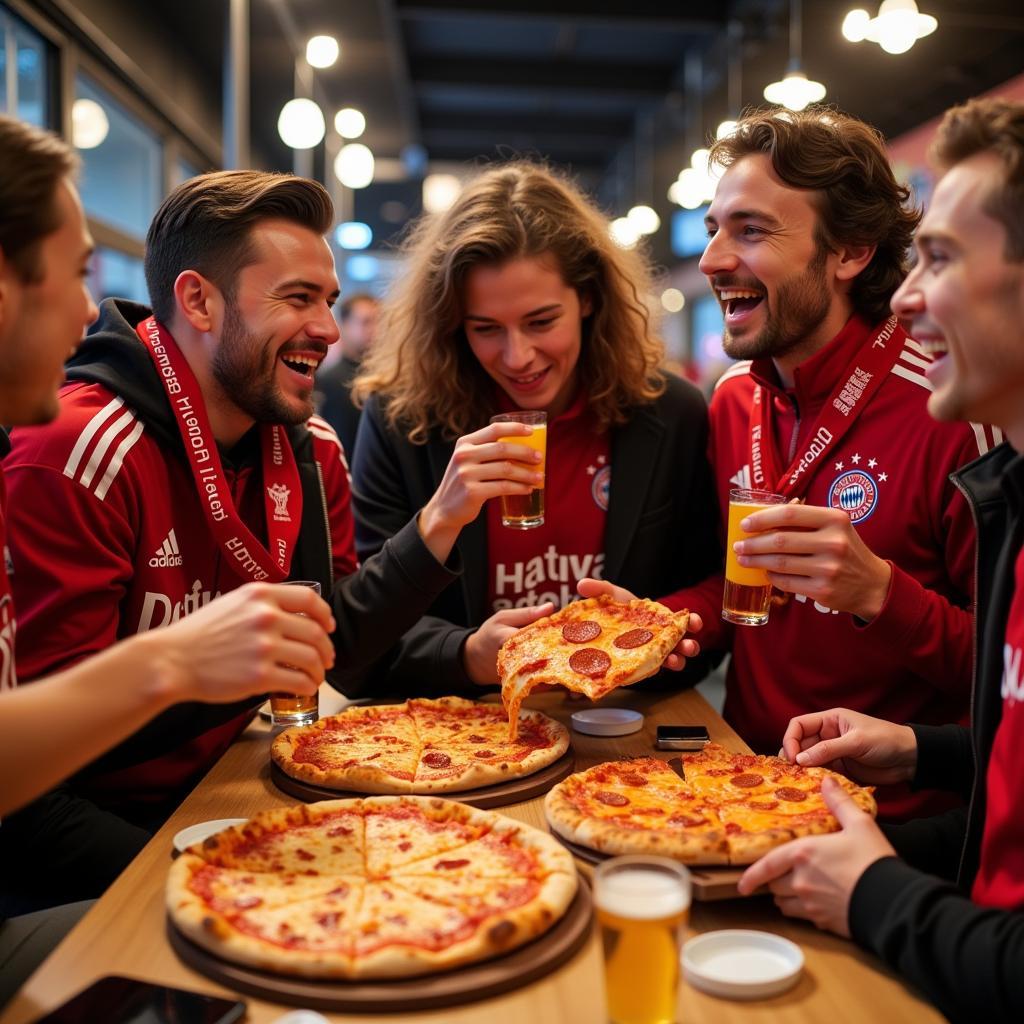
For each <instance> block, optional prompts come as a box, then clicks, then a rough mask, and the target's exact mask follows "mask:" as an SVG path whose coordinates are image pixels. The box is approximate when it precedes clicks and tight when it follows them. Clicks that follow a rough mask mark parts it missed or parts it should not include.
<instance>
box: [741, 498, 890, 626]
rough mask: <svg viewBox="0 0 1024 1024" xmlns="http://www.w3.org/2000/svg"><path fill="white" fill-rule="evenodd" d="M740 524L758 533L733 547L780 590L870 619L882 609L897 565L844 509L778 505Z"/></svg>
mask: <svg viewBox="0 0 1024 1024" xmlns="http://www.w3.org/2000/svg"><path fill="white" fill-rule="evenodd" d="M740 525H741V527H742V528H743V529H744V530H746V531H747V532H748V533H757V534H758V535H759V536H757V537H748V538H746V539H744V540H741V541H737V542H736V544H735V545H734V547H735V551H736V553H737V555H738V556H739V563H740V565H744V566H749V567H750V568H753V569H765V570H767V572H768V578H769V579H770V580H771V581H772V583H773V585H774V586H776V587H778V588H779V590H783V591H786V592H788V593H791V594H802V595H804V596H805V597H808V598H810V599H811V600H812V601H817V602H818V603H819V604H821V605H824V606H825V607H826V608H831V609H833V610H835V611H841V612H850V613H851V614H853V615H856V616H857V617H858V618H861V619H864V620H865V621H868V622H870V621H871V619H873V618H874V617H875V616H876V615H877V614H878V613H879V612H880V611H881V610H882V605H883V604H884V603H885V598H886V596H887V594H888V593H889V581H890V578H891V576H892V568H891V567H890V565H889V563H888V562H886V561H885V560H884V559H882V558H879V557H878V556H877V555H875V554H873V553H872V552H871V551H870V550H869V549H868V547H867V546H866V545H865V543H864V542H863V541H862V540H861V538H860V534H858V533H857V531H856V530H855V529H854V527H853V523H852V522H850V517H849V516H848V515H847V514H846V513H845V512H844V511H843V510H842V509H837V508H821V507H819V506H817V505H798V504H795V503H794V504H789V505H775V506H772V507H771V508H767V509H762V510H761V511H759V512H753V513H751V514H750V515H749V516H747V518H746V519H744V520H743V522H742V523H741V524H740Z"/></svg>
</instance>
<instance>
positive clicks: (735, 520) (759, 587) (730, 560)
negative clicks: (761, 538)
mask: <svg viewBox="0 0 1024 1024" xmlns="http://www.w3.org/2000/svg"><path fill="white" fill-rule="evenodd" d="M785 503H786V499H785V497H784V496H783V495H781V494H773V493H772V492H771V491H754V490H750V489H746V488H736V489H734V490H731V491H730V492H729V536H728V540H727V541H726V544H725V589H724V590H723V591H722V618H723V619H725V621H726V622H735V623H737V624H738V625H740V626H763V625H764V624H765V623H766V622H767V621H768V609H769V608H770V607H771V598H772V585H771V583H770V582H769V580H768V574H767V573H766V572H765V571H764V569H751V568H748V567H746V566H743V565H740V564H739V562H738V561H737V560H736V552H735V551H733V549H732V546H733V544H734V543H735V542H736V541H738V540H743V539H744V538H745V537H753V536H755V534H752V533H747V532H746V531H745V530H741V529H740V522H741V520H743V519H746V517H747V516H749V515H751V513H753V512H757V511H759V510H760V509H763V508H769V507H770V506H772V505H785Z"/></svg>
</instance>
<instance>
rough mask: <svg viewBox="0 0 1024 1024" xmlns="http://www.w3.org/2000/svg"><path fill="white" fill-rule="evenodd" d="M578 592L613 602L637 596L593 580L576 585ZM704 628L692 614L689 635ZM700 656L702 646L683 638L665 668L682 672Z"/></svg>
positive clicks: (581, 594)
mask: <svg viewBox="0 0 1024 1024" xmlns="http://www.w3.org/2000/svg"><path fill="white" fill-rule="evenodd" d="M576 590H577V592H578V593H579V595H580V597H600V596H601V595H602V594H607V595H608V596H609V597H610V598H611V599H612V600H613V601H621V602H622V603H623V604H625V603H626V602H627V601H635V600H636V594H631V593H630V592H629V591H628V590H626V589H625V588H624V587H616V586H615V585H614V584H612V583H609V582H608V581H607V580H595V579H591V578H589V577H588V578H586V579H582V580H580V581H579V583H577V584H576ZM703 628H704V623H703V622H701V618H700V616H699V615H698V614H697V613H696V612H690V621H689V623H688V624H687V627H686V631H687V634H691V633H699V632H700V631H701V630H702V629H703ZM698 654H700V644H699V643H697V641H696V640H690V639H687V637H685V636H684V637H683V638H682V639H681V640H680V641H679V643H678V644H676V646H675V647H674V648H673V650H672V653H671V654H670V655H669V656H668V657H667V658H666V659H665V664H664V667H665V668H667V669H670V670H671V671H673V672H681V671H682V670H683V669H684V668H686V659H687V658H696V657H697V655H698Z"/></svg>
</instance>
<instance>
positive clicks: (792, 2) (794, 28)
mask: <svg viewBox="0 0 1024 1024" xmlns="http://www.w3.org/2000/svg"><path fill="white" fill-rule="evenodd" d="M801 13H802V12H801V0H789V69H788V70H787V71H786V76H785V78H783V79H782V81H780V82H772V83H771V85H766V86H765V89H764V98H765V99H766V100H767V101H768V102H769V103H778V104H779V106H781V107H787V108H788V109H789V110H803V109H804V107H806V106H807V105H808V104H809V103H817V102H819V101H820V100H823V99H824V98H825V86H824V85H822V83H821V82H814V81H812V80H811V79H809V78H808V77H807V75H805V74H804V72H803V70H802V69H801V67H800V56H801V50H802V48H803V39H802V28H803V19H802V17H801Z"/></svg>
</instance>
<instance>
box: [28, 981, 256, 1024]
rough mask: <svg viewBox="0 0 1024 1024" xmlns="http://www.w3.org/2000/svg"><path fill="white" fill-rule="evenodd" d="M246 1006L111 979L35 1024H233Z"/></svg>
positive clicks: (233, 1001)
mask: <svg viewBox="0 0 1024 1024" xmlns="http://www.w3.org/2000/svg"><path fill="white" fill-rule="evenodd" d="M244 1013H245V1003H244V1002H242V1001H241V1000H236V999H223V998H221V997H219V996H208V995H204V994H203V993H201V992H186V991H185V990H184V989H181V988H168V987H167V986H166V985H153V984H150V983H149V982H148V981H139V980H138V979H136V978H122V977H118V976H116V975H110V976H108V977H106V978H100V979H99V981H96V982H93V984H92V985H90V986H89V987H88V988H86V989H83V990H82V991H81V992H79V993H78V995H76V996H73V997H72V998H71V999H69V1000H68V1001H67V1002H66V1003H65V1004H64V1005H63V1006H61V1007H58V1008H57V1009H56V1010H54V1011H53V1012H52V1013H48V1014H47V1015H46V1016H45V1017H40V1018H39V1020H38V1021H37V1022H36V1024H99V1022H101V1021H102V1024H232V1022H233V1021H238V1020H241V1019H242V1016H243V1014H244Z"/></svg>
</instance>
